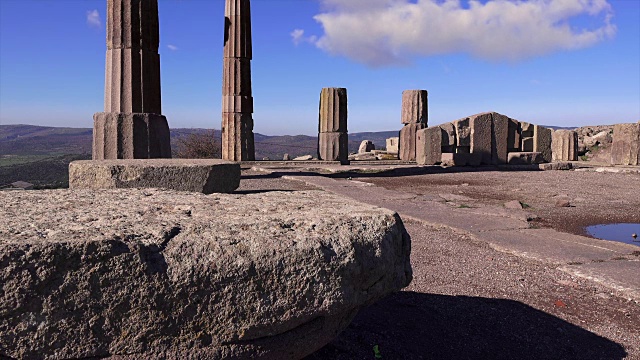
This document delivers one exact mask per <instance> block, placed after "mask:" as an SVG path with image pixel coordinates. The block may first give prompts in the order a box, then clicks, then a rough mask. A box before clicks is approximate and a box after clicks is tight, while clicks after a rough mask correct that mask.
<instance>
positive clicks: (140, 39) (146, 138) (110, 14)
mask: <svg viewBox="0 0 640 360" xmlns="http://www.w3.org/2000/svg"><path fill="white" fill-rule="evenodd" d="M159 37H160V35H159V22H158V2H157V0H150V1H137V0H108V1H107V55H106V66H105V97H104V112H102V113H96V114H95V115H94V127H93V159H95V160H101V159H133V158H135V159H145V158H167V157H171V144H170V138H169V126H168V124H167V120H166V118H165V117H164V116H162V115H160V114H161V112H162V107H161V98H160V93H161V92H160V55H158V46H159Z"/></svg>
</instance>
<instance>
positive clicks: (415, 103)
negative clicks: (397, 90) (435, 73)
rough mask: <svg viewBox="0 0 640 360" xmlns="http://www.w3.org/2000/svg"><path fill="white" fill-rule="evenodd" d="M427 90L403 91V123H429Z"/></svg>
mask: <svg viewBox="0 0 640 360" xmlns="http://www.w3.org/2000/svg"><path fill="white" fill-rule="evenodd" d="M428 120H429V111H428V93H427V90H405V91H403V92H402V121H401V122H402V123H403V124H417V123H423V124H425V125H427V124H428V123H429V121H428Z"/></svg>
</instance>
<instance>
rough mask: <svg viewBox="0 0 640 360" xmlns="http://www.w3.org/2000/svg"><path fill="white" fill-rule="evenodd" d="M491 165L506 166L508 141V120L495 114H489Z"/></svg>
mask: <svg viewBox="0 0 640 360" xmlns="http://www.w3.org/2000/svg"><path fill="white" fill-rule="evenodd" d="M491 121H492V123H491V163H492V164H494V165H497V164H506V163H507V153H508V150H507V149H508V144H507V142H508V140H509V118H508V117H506V116H504V115H502V114H498V113H496V112H494V113H492V114H491Z"/></svg>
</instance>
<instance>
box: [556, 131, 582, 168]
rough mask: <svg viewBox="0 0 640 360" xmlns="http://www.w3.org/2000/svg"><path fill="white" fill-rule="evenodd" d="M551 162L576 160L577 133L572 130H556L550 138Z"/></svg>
mask: <svg viewBox="0 0 640 360" xmlns="http://www.w3.org/2000/svg"><path fill="white" fill-rule="evenodd" d="M551 137H552V138H551V159H552V160H553V161H577V160H578V133H577V132H575V131H573V130H556V131H554V132H553V134H552V136H551Z"/></svg>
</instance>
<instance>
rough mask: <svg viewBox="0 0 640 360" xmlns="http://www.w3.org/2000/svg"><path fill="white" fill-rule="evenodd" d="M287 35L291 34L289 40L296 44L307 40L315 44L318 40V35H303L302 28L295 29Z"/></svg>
mask: <svg viewBox="0 0 640 360" xmlns="http://www.w3.org/2000/svg"><path fill="white" fill-rule="evenodd" d="M289 35H291V40H292V41H293V43H294V44H295V45H296V46H297V45H298V44H300V43H301V42H308V43H311V44H315V43H316V42H317V41H318V37H317V36H315V35H311V36H306V37H305V36H304V30H302V29H295V30H293V31H292V32H291V34H289Z"/></svg>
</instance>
